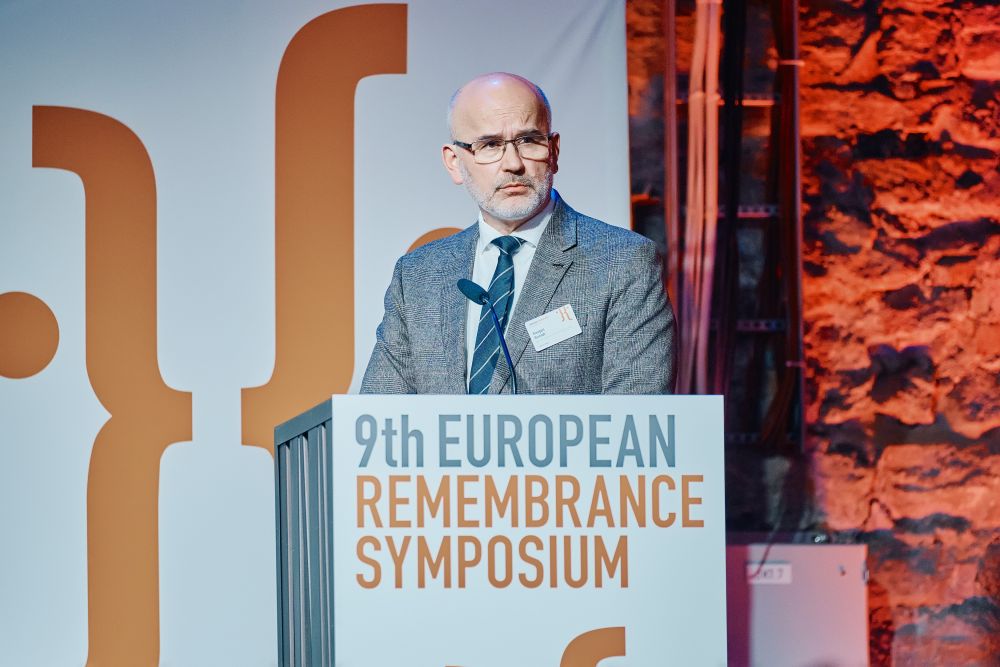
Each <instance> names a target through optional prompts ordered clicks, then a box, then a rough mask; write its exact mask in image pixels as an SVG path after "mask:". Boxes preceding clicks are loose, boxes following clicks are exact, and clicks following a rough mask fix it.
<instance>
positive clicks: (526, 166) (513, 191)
mask: <svg viewBox="0 0 1000 667" xmlns="http://www.w3.org/2000/svg"><path fill="white" fill-rule="evenodd" d="M452 133H453V136H454V138H455V139H456V140H458V141H462V142H465V143H470V144H471V143H474V142H476V141H481V140H484V139H513V138H515V137H519V136H522V135H526V134H543V135H546V134H548V133H549V123H548V117H547V114H546V112H545V107H544V106H543V104H542V103H541V101H540V100H539V99H538V97H537V95H536V93H535V91H534V90H533V89H532V88H531V87H529V86H527V85H525V84H524V83H523V82H521V81H518V80H516V79H506V78H500V79H490V80H487V81H484V82H473V83H471V84H469V85H467V86H466V87H465V88H464V89H463V90H462V92H461V94H460V96H459V98H458V99H456V102H455V106H454V109H453V111H452ZM558 155H559V137H558V135H556V136H554V137H553V138H552V140H551V141H550V150H549V157H548V159H545V160H526V159H524V158H522V157H520V155H519V154H518V152H517V150H516V149H515V148H514V146H513V145H511V144H507V147H506V150H505V151H504V155H503V158H501V159H500V160H499V161H497V162H493V163H490V164H478V163H476V161H475V159H474V157H473V155H472V153H471V152H469V151H467V150H465V149H464V148H461V147H458V146H445V148H444V160H445V167H446V168H447V169H448V172H449V173H450V175H451V177H452V180H453V181H454V182H455V183H460V184H464V185H465V188H466V189H467V190H468V192H469V194H470V195H471V196H472V198H473V200H475V202H476V204H477V205H478V206H479V208H480V210H481V211H482V212H483V218H484V219H485V220H486V222H487V223H488V224H490V225H491V226H493V227H497V228H500V229H503V230H504V231H512V230H513V229H515V228H516V227H517V226H518V225H519V224H520V223H523V222H525V221H526V220H528V219H529V218H531V217H532V216H533V215H535V214H536V213H538V212H539V211H541V210H542V208H544V207H545V204H546V202H547V201H548V198H549V194H550V193H551V191H552V177H553V175H554V174H555V172H556V170H557V168H558V167H557V164H558V163H557V159H558Z"/></svg>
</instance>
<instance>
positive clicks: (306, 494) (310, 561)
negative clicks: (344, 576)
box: [274, 400, 334, 667]
mask: <svg viewBox="0 0 1000 667" xmlns="http://www.w3.org/2000/svg"><path fill="white" fill-rule="evenodd" d="M332 424H333V414H332V405H331V402H330V401H329V400H326V401H324V402H322V403H320V404H319V405H317V406H315V407H314V408H312V409H311V410H309V411H307V412H304V413H303V414H301V415H299V416H297V417H295V418H293V419H290V420H288V421H287V422H285V423H283V424H281V425H279V426H277V427H276V428H275V429H274V491H275V493H274V501H275V507H274V515H275V532H276V535H275V541H276V545H275V549H276V558H275V567H276V570H277V584H278V585H277V589H278V590H277V593H278V664H279V665H281V666H282V667H292V666H298V665H332V664H333V646H334V641H333V599H332V595H331V594H330V591H331V590H332V588H333V586H332V580H333V531H332V529H331V526H332V521H331V519H332V514H333V488H332V481H333V467H332V457H331V456H330V453H329V448H328V447H327V443H328V442H329V438H330V433H331V431H330V429H331V427H332ZM282 510H284V511H282ZM313 535H315V536H318V539H311V536H313Z"/></svg>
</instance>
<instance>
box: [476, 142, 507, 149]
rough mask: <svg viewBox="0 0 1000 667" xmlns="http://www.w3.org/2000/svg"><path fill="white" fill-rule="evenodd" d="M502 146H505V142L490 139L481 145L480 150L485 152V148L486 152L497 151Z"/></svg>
mask: <svg viewBox="0 0 1000 667" xmlns="http://www.w3.org/2000/svg"><path fill="white" fill-rule="evenodd" d="M501 146H503V142H502V141H500V140H499V139H489V140H487V141H484V142H482V143H481V144H480V145H479V150H483V149H484V148H485V149H486V150H496V149H497V148H500V147H501Z"/></svg>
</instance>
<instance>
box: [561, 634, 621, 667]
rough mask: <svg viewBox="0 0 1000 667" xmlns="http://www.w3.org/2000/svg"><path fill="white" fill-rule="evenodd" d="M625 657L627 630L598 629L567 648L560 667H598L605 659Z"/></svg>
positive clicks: (584, 635)
mask: <svg viewBox="0 0 1000 667" xmlns="http://www.w3.org/2000/svg"><path fill="white" fill-rule="evenodd" d="M623 655H625V628H623V627H617V628H598V629H596V630H591V631H589V632H584V633H583V634H582V635H579V636H578V637H576V639H574V640H573V641H571V642H570V643H569V645H568V646H566V650H565V651H563V655H562V660H560V661H559V667H597V663H599V662H600V661H601V660H604V659H605V658H614V657H617V656H623Z"/></svg>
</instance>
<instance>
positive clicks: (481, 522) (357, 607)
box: [275, 396, 726, 667]
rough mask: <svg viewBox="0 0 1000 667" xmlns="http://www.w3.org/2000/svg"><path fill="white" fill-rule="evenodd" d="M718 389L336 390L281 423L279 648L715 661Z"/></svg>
mask: <svg viewBox="0 0 1000 667" xmlns="http://www.w3.org/2000/svg"><path fill="white" fill-rule="evenodd" d="M723 481H724V480H723V411H722V398H721V397H718V396H698V397H695V396H489V397H482V396H334V397H333V398H332V399H331V400H330V401H327V402H324V403H322V404H321V405H318V406H316V407H314V408H312V409H311V410H309V411H307V412H305V413H303V414H302V415H300V416H298V417H296V418H294V419H292V420H290V421H288V422H286V423H284V424H282V425H280V426H278V427H277V428H276V429H275V490H276V494H275V498H276V517H277V545H278V550H277V581H278V648H279V662H280V664H281V665H334V664H335V665H337V666H338V667H371V666H372V665H386V666H390V665H392V666H399V665H407V666H409V665H421V666H422V665H429V666H431V665H432V666H435V667H446V666H449V665H451V666H462V667H493V666H496V667H509V666H510V665H532V666H536V667H545V666H548V665H551V666H552V667H591V666H593V665H597V664H598V662H600V661H601V660H603V659H605V658H613V657H617V656H624V659H625V662H623V663H622V664H633V665H666V664H676V665H690V666H697V665H705V666H710V667H716V666H718V667H721V666H722V665H725V664H726V609H725V601H726V588H725V586H726V552H725V526H724V506H725V503H724V498H723Z"/></svg>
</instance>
